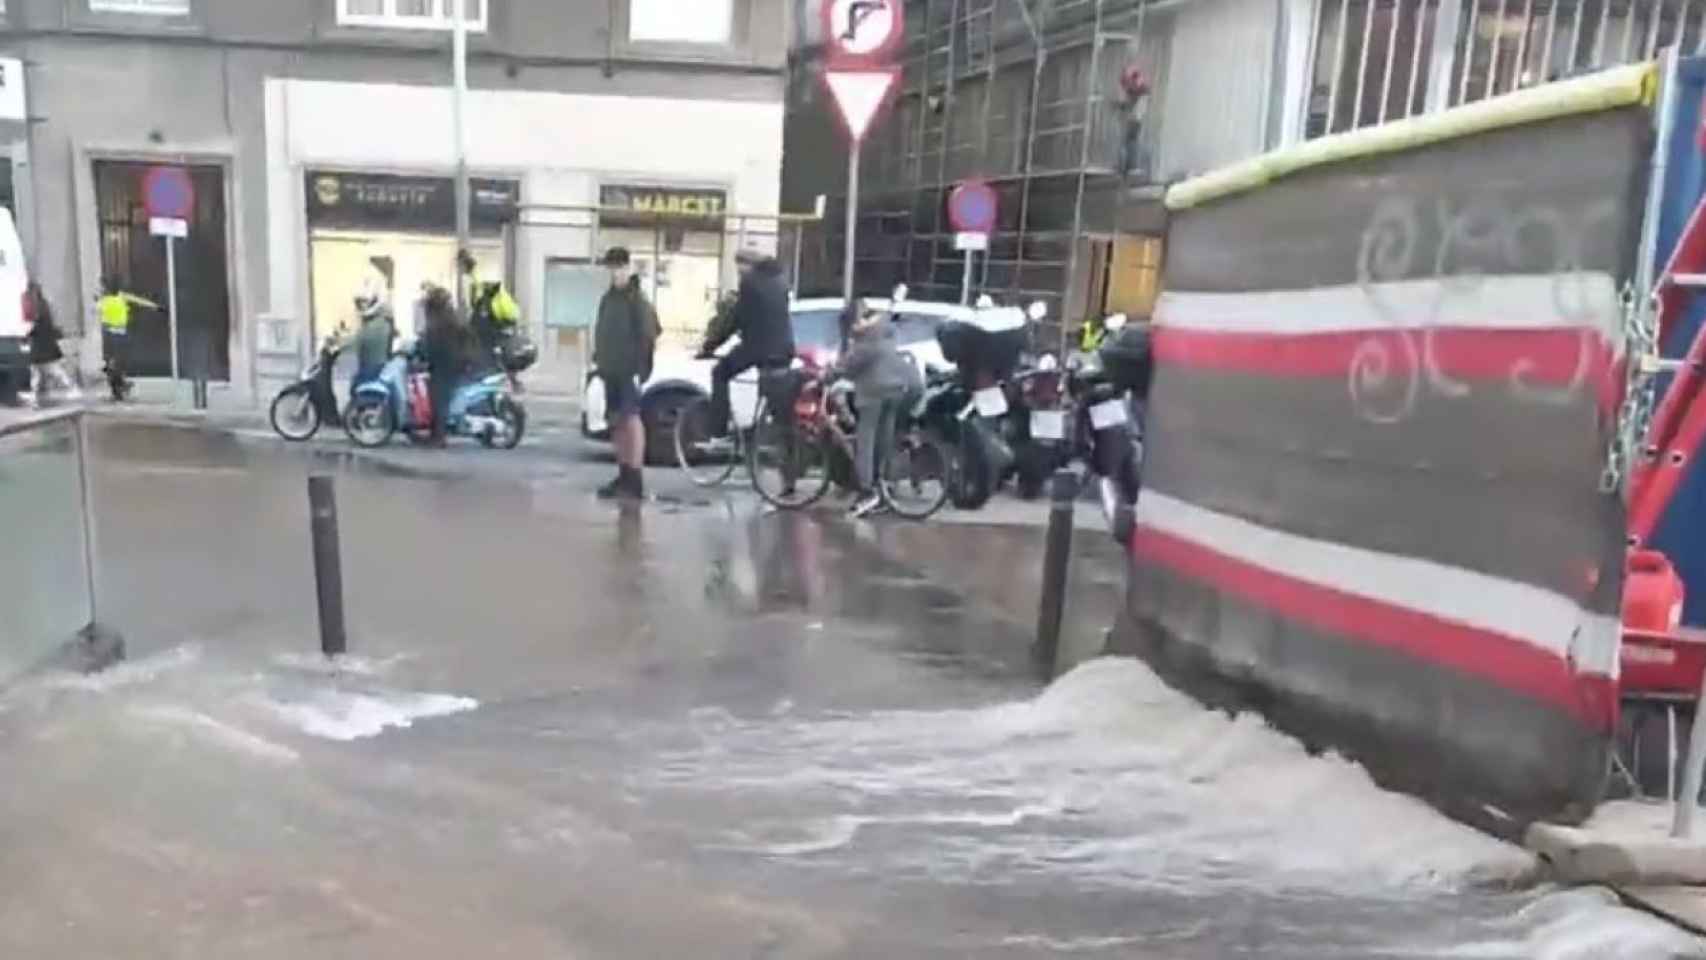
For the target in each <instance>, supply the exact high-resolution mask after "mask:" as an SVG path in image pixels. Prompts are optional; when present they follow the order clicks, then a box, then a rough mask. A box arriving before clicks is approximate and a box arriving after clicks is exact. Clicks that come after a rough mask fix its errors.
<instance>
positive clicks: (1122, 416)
mask: <svg viewBox="0 0 1706 960" xmlns="http://www.w3.org/2000/svg"><path fill="white" fill-rule="evenodd" d="M1126 419H1127V417H1126V410H1125V401H1124V400H1104V401H1102V402H1101V403H1098V404H1096V405H1095V406H1093V407H1091V408H1090V425H1091V426H1093V427H1095V428H1096V429H1097V430H1106V429H1108V428H1109V427H1117V426H1119V425H1120V424H1122V423H1125V422H1126Z"/></svg>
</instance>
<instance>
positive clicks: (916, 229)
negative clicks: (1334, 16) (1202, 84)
mask: <svg viewBox="0 0 1706 960" xmlns="http://www.w3.org/2000/svg"><path fill="white" fill-rule="evenodd" d="M905 2H906V24H907V33H908V38H909V39H908V43H907V47H906V52H905V60H904V64H903V72H902V77H901V85H902V89H901V93H900V94H899V96H898V98H897V102H896V103H895V105H894V107H893V109H892V110H891V111H890V113H889V114H888V115H887V116H886V117H885V118H884V119H883V120H882V121H881V122H880V123H879V125H878V126H877V127H876V128H875V129H874V130H873V131H872V133H871V135H870V137H869V139H868V140H867V142H866V144H865V147H864V149H865V151H866V152H865V155H864V158H863V172H862V176H861V181H860V189H861V193H862V196H863V198H864V200H863V202H862V208H861V210H860V215H859V231H858V242H857V245H856V249H855V263H856V268H855V283H856V287H857V288H858V290H859V291H860V292H861V293H863V294H881V293H886V292H888V290H890V289H892V288H893V286H894V285H895V284H897V283H906V284H907V285H908V287H909V288H910V289H911V291H912V293H913V295H914V296H916V297H919V298H922V299H931V300H957V299H958V298H959V297H960V293H961V284H962V279H963V276H964V270H965V266H964V264H965V259H964V255H963V254H961V253H959V252H958V251H956V250H955V246H954V233H953V232H952V227H951V226H950V224H949V223H948V216H947V203H946V197H947V194H948V192H949V191H951V190H952V189H953V187H954V186H955V184H957V183H959V182H962V181H964V180H967V179H979V180H983V181H986V182H988V183H989V184H990V185H991V186H993V187H994V188H995V189H996V191H997V194H998V196H999V198H1000V216H999V221H998V224H997V227H996V230H995V232H994V233H993V234H992V235H991V237H990V244H989V249H988V251H987V253H985V254H984V255H983V256H981V257H979V258H977V260H978V263H977V267H976V269H975V271H974V273H973V276H972V282H971V284H970V287H971V289H972V290H973V292H974V295H975V294H979V293H988V294H990V295H992V296H994V297H995V298H997V299H998V300H1001V301H1003V302H1008V303H1018V302H1028V301H1030V300H1033V299H1041V300H1044V301H1045V302H1047V303H1048V304H1049V305H1050V308H1051V309H1050V315H1051V316H1052V317H1056V318H1058V319H1059V320H1060V322H1061V325H1062V327H1063V328H1067V327H1076V326H1077V325H1078V323H1079V322H1081V321H1082V320H1083V319H1084V317H1083V316H1081V315H1079V314H1083V313H1085V312H1086V311H1087V310H1088V309H1090V307H1091V306H1092V304H1093V303H1094V302H1095V301H1096V298H1095V297H1093V296H1091V295H1090V293H1089V291H1088V288H1089V284H1090V283H1091V282H1092V281H1093V279H1094V277H1093V275H1094V274H1096V273H1097V270H1096V269H1095V265H1094V264H1092V263H1090V260H1091V257H1092V250H1093V249H1095V248H1093V247H1092V244H1091V242H1090V240H1091V238H1092V237H1096V236H1103V237H1106V236H1111V235H1112V234H1113V233H1114V232H1115V230H1116V228H1117V224H1116V211H1117V209H1118V208H1119V206H1120V204H1121V203H1122V202H1124V201H1125V200H1126V198H1127V197H1128V195H1129V193H1130V191H1131V188H1132V187H1133V186H1134V185H1140V184H1141V183H1142V181H1143V174H1142V171H1141V170H1140V169H1134V168H1136V167H1140V166H1141V164H1137V163H1134V156H1133V153H1134V151H1133V145H1132V144H1131V143H1129V142H1128V140H1127V130H1128V119H1129V116H1130V113H1131V105H1130V104H1128V103H1126V102H1124V100H1123V98H1122V93H1121V84H1120V77H1121V74H1122V73H1123V72H1124V71H1125V70H1126V69H1127V68H1129V67H1132V66H1136V67H1138V68H1139V69H1142V70H1144V71H1145V72H1146V73H1147V74H1148V75H1149V76H1150V77H1154V76H1155V75H1156V73H1157V72H1158V71H1159V69H1160V68H1161V64H1160V63H1158V62H1157V61H1158V59H1159V57H1158V55H1156V54H1154V53H1153V52H1152V51H1151V50H1146V49H1145V48H1144V43H1143V41H1144V27H1145V18H1146V11H1147V9H1148V6H1149V4H1148V3H1147V2H1145V0H905ZM1145 132H1146V133H1149V132H1150V131H1145ZM1136 152H1138V153H1141V152H1142V151H1141V150H1139V151H1136ZM840 208H841V207H840V205H839V204H831V205H830V209H831V210H832V211H835V210H839V209H840ZM844 235H845V221H844V217H841V216H835V215H832V216H831V217H830V218H829V219H828V220H826V221H825V222H824V223H823V224H822V229H821V233H820V235H819V236H818V237H816V238H808V243H811V242H812V241H814V240H815V242H816V245H817V246H818V249H817V250H815V251H813V253H812V254H811V255H809V256H808V263H807V264H806V267H805V274H806V275H805V278H804V279H805V280H806V281H807V283H808V284H810V285H812V286H815V287H821V288H823V289H831V288H833V286H834V285H835V284H834V281H836V280H838V279H839V273H840V269H839V264H840V263H841V259H842V252H843V242H844V241H843V238H844ZM1104 270H1105V268H1104Z"/></svg>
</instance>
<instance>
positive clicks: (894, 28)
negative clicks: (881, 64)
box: [823, 0, 902, 62]
mask: <svg viewBox="0 0 1706 960" xmlns="http://www.w3.org/2000/svg"><path fill="white" fill-rule="evenodd" d="M901 2H902V0H823V20H824V24H823V28H824V31H823V32H824V40H825V41H826V42H827V43H828V44H829V49H830V56H831V59H838V60H842V61H846V60H859V61H867V62H869V61H874V60H880V59H883V58H884V57H886V56H888V55H889V54H891V53H893V52H894V51H895V48H896V47H898V46H899V45H900V38H901Z"/></svg>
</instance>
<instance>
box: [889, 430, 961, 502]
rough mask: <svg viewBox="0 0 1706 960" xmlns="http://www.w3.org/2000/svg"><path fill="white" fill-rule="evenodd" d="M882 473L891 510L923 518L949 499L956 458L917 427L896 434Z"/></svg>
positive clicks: (941, 444) (936, 440) (940, 443)
mask: <svg viewBox="0 0 1706 960" xmlns="http://www.w3.org/2000/svg"><path fill="white" fill-rule="evenodd" d="M882 473H883V475H882V480H881V482H880V483H879V485H878V486H879V488H880V492H881V493H882V497H883V500H884V501H885V502H887V503H888V505H889V509H891V510H893V511H894V512H895V513H896V514H897V515H899V516H902V517H905V518H907V519H908V520H923V519H926V518H928V517H930V516H931V515H932V514H934V513H935V512H936V511H938V510H940V509H942V506H943V505H944V504H946V503H947V502H948V488H949V484H950V479H951V476H952V473H953V458H952V457H951V456H950V455H949V453H948V449H947V447H946V446H945V445H944V444H943V443H942V442H941V441H940V440H938V439H936V438H935V437H933V436H931V435H930V434H927V433H925V432H924V431H923V430H920V429H918V428H916V427H914V428H912V429H909V430H903V431H901V433H900V434H899V435H897V436H896V437H895V443H894V449H893V451H891V452H890V454H889V459H888V462H887V463H885V464H884V465H883V471H882Z"/></svg>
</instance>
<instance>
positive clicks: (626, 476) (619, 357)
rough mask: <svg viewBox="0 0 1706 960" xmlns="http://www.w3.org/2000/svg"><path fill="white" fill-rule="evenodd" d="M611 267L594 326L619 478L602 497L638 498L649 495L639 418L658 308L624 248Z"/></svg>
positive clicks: (615, 251) (608, 257)
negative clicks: (641, 287) (646, 290)
mask: <svg viewBox="0 0 1706 960" xmlns="http://www.w3.org/2000/svg"><path fill="white" fill-rule="evenodd" d="M604 265H605V267H607V268H609V270H610V289H608V290H606V291H604V299H602V300H600V301H599V303H598V325H597V327H595V328H594V330H593V341H592V363H593V366H594V367H595V368H597V370H598V377H599V379H600V380H602V381H603V382H604V396H605V402H606V409H607V410H608V411H609V414H608V415H609V418H610V438H611V440H612V442H614V443H615V444H616V468H617V469H616V479H615V480H612V481H611V482H609V483H607V484H605V485H604V486H602V487H600V488H599V490H598V495H599V496H600V497H603V498H605V499H614V498H617V497H624V498H633V499H635V500H638V499H640V498H642V497H644V496H645V481H644V479H643V475H642V474H641V469H642V468H643V467H644V466H645V458H646V427H645V423H644V421H643V420H641V418H640V397H641V393H640V390H641V387H642V386H643V385H644V384H645V382H646V381H647V380H649V379H651V376H652V359H653V356H654V354H655V352H656V350H657V342H658V336H659V335H660V334H662V333H663V328H662V327H661V326H659V324H658V315H657V311H656V310H654V309H652V305H651V303H649V302H648V301H647V300H646V297H645V294H643V293H641V292H640V278H639V277H637V276H635V275H634V267H633V262H632V259H631V258H630V256H629V255H628V251H627V250H626V249H625V248H623V247H611V248H610V251H609V252H608V253H606V254H605V255H604Z"/></svg>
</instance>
